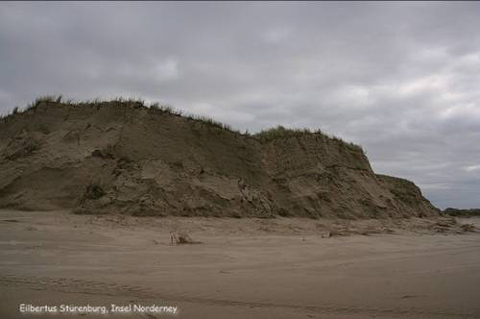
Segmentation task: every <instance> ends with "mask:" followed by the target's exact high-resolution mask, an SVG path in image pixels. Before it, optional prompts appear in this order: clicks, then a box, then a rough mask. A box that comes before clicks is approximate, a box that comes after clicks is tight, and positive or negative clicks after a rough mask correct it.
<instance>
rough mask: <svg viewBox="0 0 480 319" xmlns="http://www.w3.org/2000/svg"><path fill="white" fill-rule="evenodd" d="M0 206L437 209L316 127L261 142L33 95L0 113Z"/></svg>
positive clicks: (162, 115)
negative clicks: (24, 104)
mask: <svg viewBox="0 0 480 319" xmlns="http://www.w3.org/2000/svg"><path fill="white" fill-rule="evenodd" d="M0 207H4V208H15V209H23V210H51V209H65V208H74V209H75V210H76V211H77V212H80V213H86V214H92V213H95V214H96V213H125V214H132V215H156V216H162V215H176V216H235V217H244V216H250V217H272V216H279V215H280V216H306V217H312V218H318V217H341V218H378V217H410V216H433V215H437V214H438V213H439V211H438V210H437V209H436V208H435V207H433V206H432V205H431V204H430V202H429V201H428V200H426V199H425V198H424V197H423V196H422V194H421V192H420V190H419V189H418V188H417V187H416V186H415V185H414V184H413V183H411V182H409V181H406V180H402V179H398V178H394V177H388V176H382V175H376V174H375V173H374V172H373V171H372V169H371V167H370V164H369V162H368V159H367V157H366V155H365V154H364V152H363V150H362V149H361V148H360V147H358V146H355V145H352V144H350V143H346V142H343V141H341V140H339V139H335V138H331V137H328V136H327V135H324V134H322V133H295V134H294V133H289V134H283V135H280V136H279V137H276V138H271V139H264V138H260V137H259V136H258V135H253V136H247V135H242V134H239V133H236V132H233V131H230V130H226V129H224V128H222V127H219V126H216V125H213V124H211V123H210V122H208V121H199V120H194V119H190V118H186V117H182V116H178V115H176V114H173V113H170V112H165V111H162V110H155V109H149V108H146V107H144V106H143V105H142V104H141V103H136V102H120V101H112V102H99V103H88V104H68V103H67V104H65V103H56V102H52V101H50V102H39V103H38V104H36V105H35V106H34V107H32V108H31V109H29V110H27V111H25V112H23V113H18V114H14V115H11V116H9V117H7V118H5V119H2V120H1V121H0Z"/></svg>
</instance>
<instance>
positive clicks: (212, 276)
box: [0, 210, 480, 319]
mask: <svg viewBox="0 0 480 319" xmlns="http://www.w3.org/2000/svg"><path fill="white" fill-rule="evenodd" d="M465 222H468V223H474V224H476V225H477V226H479V225H480V219H476V218H470V219H468V220H466V221H465ZM427 223H428V222H427V221H422V220H421V219H409V220H408V221H405V220H403V221H387V220H385V221H378V220H377V221H373V220H372V221H368V220H367V221H332V220H330V221H328V220H312V219H306V218H303V219H302V218H275V219H246V218H244V219H235V218H174V217H166V218H135V217H122V216H85V215H74V214H71V213H70V212H68V211H55V212H18V211H9V210H3V211H0V245H1V249H0V317H1V318H30V317H35V318H43V317H45V318H76V317H79V318H90V317H91V318H94V317H102V315H101V314H93V313H88V314H80V313H79V314H77V315H72V314H65V313H63V314H62V313H58V314H56V315H51V314H44V315H38V314H35V315H34V314H31V313H30V314H28V313H27V314H25V313H23V314H22V313H21V312H20V308H19V307H20V305H21V304H31V305H37V306H40V305H50V306H57V307H60V305H73V306H75V305H77V306H82V305H87V304H89V305H91V306H104V307H105V308H106V309H108V310H109V314H108V316H109V317H110V318H116V317H121V318H334V319H335V318H479V317H480V303H478V287H480V254H479V253H480V234H479V233H458V234H457V233H456V232H455V231H451V232H439V231H438V230H437V231H431V228H429V227H423V226H425V225H426V224H427ZM415 225H416V227H413V226H415ZM422 225H423V226H422ZM181 232H184V233H188V235H189V236H191V238H192V239H193V240H194V241H195V242H196V243H195V244H188V245H175V244H173V245H172V243H171V242H172V235H173V234H178V233H181ZM345 235H348V236H345ZM112 304H115V305H119V306H128V305H144V306H151V305H156V306H170V307H176V309H177V313H176V314H172V313H152V312H143V313H142V312H130V313H126V314H121V313H112V312H111V311H110V310H111V307H112V306H111V305H112Z"/></svg>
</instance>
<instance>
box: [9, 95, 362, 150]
mask: <svg viewBox="0 0 480 319" xmlns="http://www.w3.org/2000/svg"><path fill="white" fill-rule="evenodd" d="M45 103H46V104H49V105H59V106H62V105H68V106H74V107H77V106H93V107H96V108H97V109H100V108H102V107H106V106H110V105H112V104H120V105H123V106H130V107H134V108H145V109H148V110H149V111H151V112H154V113H162V114H169V115H172V116H179V117H182V118H185V119H187V120H191V121H195V122H199V123H202V124H204V125H206V126H208V127H214V128H218V129H221V130H224V131H227V132H230V133H233V134H236V135H239V136H247V137H251V138H254V139H256V140H258V141H260V142H270V141H274V140H278V139H285V138H291V137H303V136H311V135H316V136H322V137H325V138H329V139H332V140H335V141H337V142H338V143H340V144H342V145H344V146H347V147H350V148H355V149H359V150H361V151H362V152H363V149H362V147H361V146H358V145H356V144H353V143H348V142H345V141H344V140H342V139H341V138H338V137H336V136H333V135H329V134H325V133H323V132H322V131H321V130H320V129H317V130H310V129H308V128H301V129H298V128H286V127H284V126H281V125H279V126H277V127H273V128H269V129H265V130H262V131H260V132H258V133H254V134H252V133H249V132H248V130H247V131H245V132H243V133H242V132H240V131H239V130H236V129H233V128H232V127H231V126H230V125H228V124H226V123H222V122H219V121H216V120H214V119H213V118H210V117H208V116H203V115H195V114H189V113H184V112H182V111H181V110H178V109H175V108H173V107H171V106H169V105H162V104H160V103H158V102H154V103H150V104H147V103H146V102H145V100H142V99H138V98H124V97H117V98H114V99H111V100H102V99H100V98H96V99H93V100H84V101H74V100H72V99H67V100H65V99H64V98H63V96H62V95H44V96H40V97H38V98H36V99H35V101H33V102H32V103H29V104H28V105H27V106H26V107H25V108H24V109H20V108H19V107H18V106H17V107H15V108H14V109H13V110H12V112H11V113H10V114H5V115H0V121H7V120H8V118H10V117H11V116H15V115H17V114H21V113H24V112H29V111H35V110H36V109H37V108H38V107H39V106H40V105H42V104H45Z"/></svg>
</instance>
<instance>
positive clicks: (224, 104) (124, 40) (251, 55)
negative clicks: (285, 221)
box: [0, 2, 480, 208]
mask: <svg viewBox="0 0 480 319" xmlns="http://www.w3.org/2000/svg"><path fill="white" fill-rule="evenodd" d="M479 31H480V3H475V2H464V3H432V2H429V3H421V2H403V3H380V2H368V3H357V2H355V3H348V2H347V3H342V2H333V3H330V2H327V3H315V2H308V3H307V2H306V3H287V2H280V3H274V2H265V3H260V2H255V3H238V2H237V3H192V2H191V3H126V2H121V3H111V2H109V3H100V4H96V3H54V2H50V3H37V2H31V3H17V2H15V3H5V2H2V3H0V113H6V112H9V111H10V110H11V109H12V108H13V107H14V106H15V105H18V106H20V107H23V106H25V105H26V104H27V103H28V102H30V101H32V100H34V99H35V97H37V96H40V95H45V94H63V95H64V96H65V97H68V98H73V99H92V98H96V97H100V98H110V97H115V96H124V97H141V98H143V99H145V100H147V101H159V102H161V103H165V104H169V105H172V106H173V107H175V108H179V109H182V110H184V111H186V112H190V113H195V114H201V115H208V116H211V117H213V118H215V119H217V120H220V121H223V122H226V123H228V124H230V125H232V126H233V127H235V128H238V129H242V130H245V129H248V130H249V131H250V132H256V131H258V130H261V129H263V128H267V127H271V126H274V125H278V124H281V125H284V126H288V127H308V128H321V129H322V130H323V131H326V132H328V133H331V134H334V135H337V136H339V137H342V138H344V139H346V140H348V141H352V142H354V143H357V144H361V145H362V146H363V147H364V149H366V151H367V155H368V157H369V158H370V160H371V162H372V166H373V168H374V170H375V171H377V172H379V173H384V174H390V175H395V176H399V177H403V178H407V179H410V180H413V181H414V182H415V183H417V184H418V185H419V186H420V187H421V188H422V191H423V193H424V194H425V195H426V196H427V198H428V199H430V200H431V201H432V202H433V203H434V204H435V205H437V206H438V207H440V208H445V207H448V206H454V207H460V208H469V207H480V32H479Z"/></svg>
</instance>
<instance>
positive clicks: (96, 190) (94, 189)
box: [84, 183, 105, 199]
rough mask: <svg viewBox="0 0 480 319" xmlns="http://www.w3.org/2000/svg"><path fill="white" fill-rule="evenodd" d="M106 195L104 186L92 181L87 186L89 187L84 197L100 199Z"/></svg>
mask: <svg viewBox="0 0 480 319" xmlns="http://www.w3.org/2000/svg"><path fill="white" fill-rule="evenodd" d="M103 195H105V191H104V190H103V188H102V187H101V186H100V184H97V183H90V184H89V185H88V186H87V189H86V190H85V195H84V197H85V198H86V199H99V198H100V197H102V196H103Z"/></svg>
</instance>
